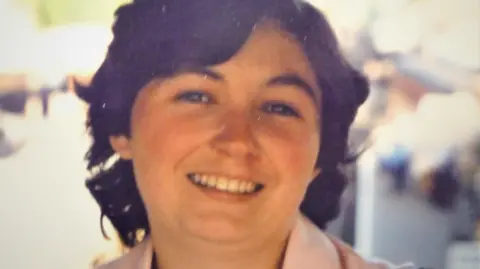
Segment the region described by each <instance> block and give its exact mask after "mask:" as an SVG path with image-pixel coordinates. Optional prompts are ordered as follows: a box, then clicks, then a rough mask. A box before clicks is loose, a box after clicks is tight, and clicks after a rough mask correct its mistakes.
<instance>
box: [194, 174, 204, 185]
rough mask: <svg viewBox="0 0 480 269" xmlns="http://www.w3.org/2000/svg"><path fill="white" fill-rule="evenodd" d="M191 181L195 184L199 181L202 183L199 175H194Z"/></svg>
mask: <svg viewBox="0 0 480 269" xmlns="http://www.w3.org/2000/svg"><path fill="white" fill-rule="evenodd" d="M193 181H195V183H200V181H202V178H201V177H200V175H194V176H193Z"/></svg>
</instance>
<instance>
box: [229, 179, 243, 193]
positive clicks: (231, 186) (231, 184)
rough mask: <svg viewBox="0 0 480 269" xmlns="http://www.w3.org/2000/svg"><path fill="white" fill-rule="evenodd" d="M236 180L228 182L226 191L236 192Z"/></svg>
mask: <svg viewBox="0 0 480 269" xmlns="http://www.w3.org/2000/svg"><path fill="white" fill-rule="evenodd" d="M239 183H240V182H238V180H235V179H232V180H230V181H229V182H228V191H229V192H238V184H239Z"/></svg>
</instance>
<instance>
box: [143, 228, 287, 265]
mask: <svg viewBox="0 0 480 269" xmlns="http://www.w3.org/2000/svg"><path fill="white" fill-rule="evenodd" d="M288 235H289V234H288V233H284V235H283V236H274V237H272V238H271V239H268V240H264V241H263V242H262V241H260V240H258V239H256V240H255V242H243V243H236V244H224V243H215V242H205V241H201V240H188V242H187V240H185V241H183V240H178V239H179V238H178V237H176V238H175V237H173V238H168V236H160V235H159V236H158V238H156V236H155V235H154V234H152V240H153V245H154V251H155V253H156V262H157V267H158V268H159V269H184V268H195V269H225V268H229V269H244V268H249V269H281V267H282V264H283V256H284V252H285V249H286V245H287V241H288Z"/></svg>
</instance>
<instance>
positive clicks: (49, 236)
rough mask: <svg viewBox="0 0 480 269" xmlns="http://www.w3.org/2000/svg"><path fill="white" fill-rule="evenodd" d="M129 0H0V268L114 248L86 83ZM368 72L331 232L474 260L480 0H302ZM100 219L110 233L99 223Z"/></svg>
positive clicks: (444, 265) (395, 258)
mask: <svg viewBox="0 0 480 269" xmlns="http://www.w3.org/2000/svg"><path fill="white" fill-rule="evenodd" d="M125 2H127V1H126V0H102V1H95V0H0V40H1V41H0V184H1V185H0V199H1V204H0V216H1V217H0V218H1V219H0V223H1V224H0V225H1V226H0V227H1V228H2V230H3V231H4V232H3V238H2V240H1V241H0V244H1V246H0V268H14V269H17V268H18V269H24V268H53V269H55V268H59V269H60V268H62V269H64V268H71V269H77V268H78V269H84V268H90V267H91V266H92V264H93V263H95V262H96V261H97V262H98V261H105V260H109V259H112V258H114V257H115V256H117V255H119V254H120V252H121V249H120V248H119V247H118V241H117V240H115V239H112V240H110V241H107V240H105V239H104V238H103V236H102V233H101V231H100V212H99V209H98V207H97V205H96V204H95V201H94V200H93V199H92V198H91V197H90V194H89V193H88V191H87V189H86V188H85V179H86V178H87V177H88V172H87V171H86V169H85V161H84V160H83V156H84V154H85V152H86V150H87V147H88V144H89V138H88V136H87V135H86V132H85V129H84V122H85V112H86V105H85V104H84V103H82V102H81V101H80V100H79V99H78V98H76V97H75V95H74V93H73V80H74V79H75V80H78V81H79V82H81V83H85V84H87V83H88V82H89V80H90V79H91V76H92V74H93V73H94V72H95V71H96V69H97V68H98V66H99V65H100V63H101V61H102V60H103V57H104V56H105V52H106V49H107V46H108V44H109V42H110V40H111V38H112V36H111V32H110V27H111V24H112V22H113V19H114V18H113V13H114V10H115V9H116V8H117V7H118V6H119V5H121V4H123V3H125ZM310 2H312V3H313V4H314V5H316V6H317V7H318V8H320V9H321V10H323V11H324V12H325V14H326V15H327V17H328V19H329V20H330V22H331V23H332V25H333V27H334V29H335V31H336V33H337V35H338V37H339V40H340V41H341V44H342V47H343V50H344V53H345V55H346V56H347V57H348V59H349V61H350V62H351V63H352V64H353V65H354V66H355V67H356V68H357V69H359V70H362V71H363V72H364V73H365V74H366V75H367V76H368V77H369V79H370V81H371V94H370V97H369V99H368V100H367V102H366V103H365V105H364V106H362V108H361V109H360V112H359V114H358V117H357V120H356V122H355V125H354V127H353V129H352V135H351V148H352V150H354V151H360V150H363V149H366V151H365V152H364V154H362V155H361V157H360V159H359V160H358V162H357V163H356V165H353V166H351V167H347V169H346V172H347V173H348V174H349V175H350V179H351V184H350V185H349V187H348V189H347V191H346V192H345V195H344V197H343V199H344V203H343V210H342V214H341V216H340V217H339V218H338V219H337V220H336V221H335V222H334V223H332V225H331V226H330V227H329V230H330V232H331V233H333V234H335V235H336V236H338V237H341V238H342V239H343V240H345V241H347V242H348V243H349V244H351V245H353V246H354V247H355V248H356V249H357V250H358V251H359V252H360V253H362V254H363V255H365V256H367V257H371V258H381V259H387V260H390V261H392V262H395V263H401V262H404V261H412V262H414V263H416V264H417V265H418V266H424V267H427V268H435V269H467V268H468V269H479V268H480V1H479V0H457V1H449V0H382V1H380V0H310ZM106 226H107V232H108V234H110V235H111V236H112V237H113V238H115V236H114V235H115V234H114V232H113V230H112V229H111V227H110V226H109V225H108V223H106Z"/></svg>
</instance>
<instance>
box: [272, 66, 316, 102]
mask: <svg viewBox="0 0 480 269" xmlns="http://www.w3.org/2000/svg"><path fill="white" fill-rule="evenodd" d="M267 86H294V87H296V88H298V89H300V90H302V91H304V92H305V93H307V94H308V95H309V96H310V97H311V98H312V99H313V100H315V101H318V100H317V99H318V95H317V94H316V93H315V91H314V90H313V87H312V86H310V84H308V83H307V82H306V81H305V80H304V79H302V78H301V77H300V76H299V75H297V74H294V73H287V74H282V75H279V76H276V77H274V78H272V79H270V80H269V81H268V82H267Z"/></svg>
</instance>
